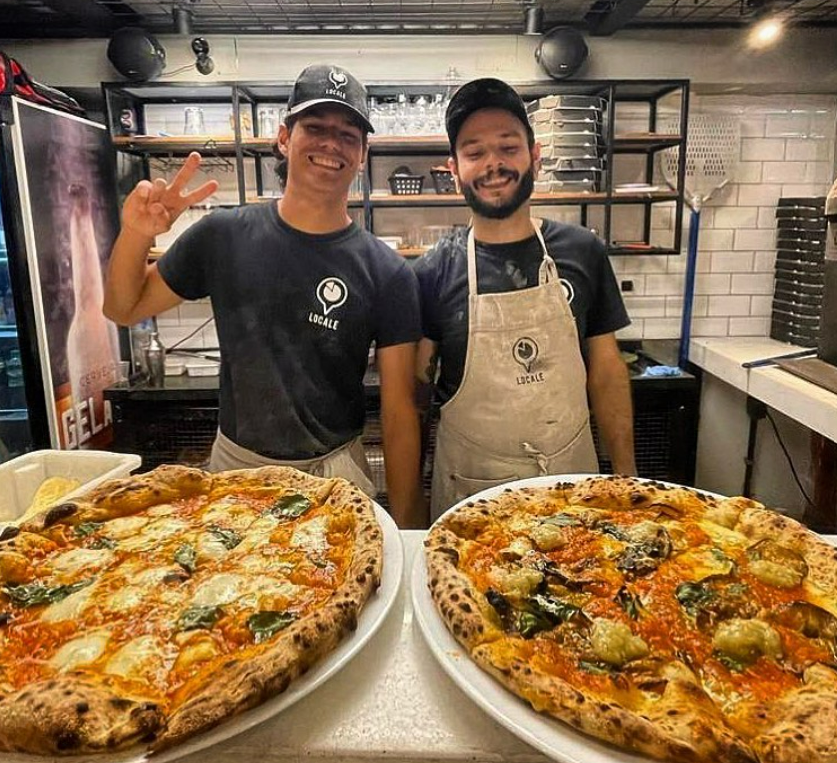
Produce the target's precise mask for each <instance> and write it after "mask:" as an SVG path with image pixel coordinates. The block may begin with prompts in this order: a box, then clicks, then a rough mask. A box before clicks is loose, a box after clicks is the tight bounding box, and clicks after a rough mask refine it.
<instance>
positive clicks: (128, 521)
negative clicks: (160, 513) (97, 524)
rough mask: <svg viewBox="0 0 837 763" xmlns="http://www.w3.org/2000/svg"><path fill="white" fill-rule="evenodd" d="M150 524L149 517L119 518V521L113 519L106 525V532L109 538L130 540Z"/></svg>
mask: <svg viewBox="0 0 837 763" xmlns="http://www.w3.org/2000/svg"><path fill="white" fill-rule="evenodd" d="M148 522H149V519H148V517H118V518H117V519H111V520H110V522H108V523H107V524H106V525H105V527H104V531H105V534H106V535H107V537H108V538H113V539H114V540H120V539H121V538H128V537H130V536H131V535H134V534H135V533H136V532H137V531H139V529H140V528H141V527H145V525H147V524H148Z"/></svg>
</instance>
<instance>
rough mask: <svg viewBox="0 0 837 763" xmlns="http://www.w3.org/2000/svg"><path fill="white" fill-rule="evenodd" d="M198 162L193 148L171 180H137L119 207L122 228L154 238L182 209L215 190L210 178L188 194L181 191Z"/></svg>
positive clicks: (216, 186) (195, 169)
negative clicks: (168, 181)
mask: <svg viewBox="0 0 837 763" xmlns="http://www.w3.org/2000/svg"><path fill="white" fill-rule="evenodd" d="M200 164H201V155H200V154H199V153H197V151H193V152H192V153H191V154H189V157H188V158H187V159H186V161H185V162H184V163H183V167H181V168H180V171H179V172H178V173H177V175H175V176H174V180H172V181H171V183H169V184H167V183H166V181H165V180H163V179H162V178H157V179H156V180H155V181H153V182H151V181H148V180H142V181H140V182H139V183H137V186H136V188H134V190H133V191H131V193H130V194H129V195H128V198H126V199H125V204H124V205H123V206H122V228H123V230H125V231H129V232H131V233H134V234H136V235H138V236H140V237H142V238H145V239H153V238H154V237H155V236H158V235H159V234H161V233H166V232H167V231H168V230H170V229H171V226H172V225H173V224H174V221H175V220H177V218H178V217H180V215H181V214H182V212H183V210H184V209H186V208H187V207H189V206H191V205H192V204H199V203H200V202H202V201H203V200H204V199H206V198H208V197H209V196H211V195H212V194H213V193H215V191H217V190H218V181H217V180H209V181H208V182H206V183H204V184H203V185H201V186H200V187H198V188H196V189H195V190H194V191H192V192H191V193H184V189H185V188H186V185H187V184H188V182H189V181H190V180H191V179H192V177H193V175H194V174H195V172H197V169H198V167H200Z"/></svg>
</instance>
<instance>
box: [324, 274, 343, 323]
mask: <svg viewBox="0 0 837 763" xmlns="http://www.w3.org/2000/svg"><path fill="white" fill-rule="evenodd" d="M348 296H349V290H348V289H347V288H346V284H345V283H343V281H342V280H340V279H339V278H335V277H334V276H330V277H329V278H323V280H322V281H320V283H319V284H318V285H317V299H318V300H319V302H320V304H321V305H322V306H323V313H324V314H325V315H328V314H329V313H330V312H331V311H332V310H334V309H335V308H338V307H340V306H341V305H342V304H344V303H345V302H346V297H348Z"/></svg>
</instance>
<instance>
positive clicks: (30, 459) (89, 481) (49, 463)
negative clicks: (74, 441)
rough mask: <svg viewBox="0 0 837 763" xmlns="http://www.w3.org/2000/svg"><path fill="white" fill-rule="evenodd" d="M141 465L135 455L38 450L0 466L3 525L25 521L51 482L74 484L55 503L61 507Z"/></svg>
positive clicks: (88, 451) (55, 483)
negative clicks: (25, 516) (39, 495)
mask: <svg viewBox="0 0 837 763" xmlns="http://www.w3.org/2000/svg"><path fill="white" fill-rule="evenodd" d="M141 463H142V459H141V458H140V457H139V456H138V455H135V454H133V453H109V452H107V451H103V450H36V451H33V452H32V453H26V454H25V455H23V456H19V457H18V458H13V459H12V460H11V461H7V462H6V463H4V464H0V522H15V521H17V520H19V519H21V518H23V516H24V515H25V514H26V513H27V511H29V509H30V508H32V504H33V501H34V500H35V498H36V496H37V495H38V491H39V489H40V490H41V491H42V492H41V496H42V497H44V496H45V493H44V491H43V489H42V486H44V487H46V484H49V483H47V480H50V479H51V478H55V479H52V483H51V484H54V485H57V486H60V483H61V482H62V481H71V482H72V487H71V488H70V489H69V491H68V492H62V493H61V495H59V496H56V500H55V503H60V502H63V501H65V500H67V499H70V498H73V497H75V496H78V495H81V494H82V493H84V492H86V491H87V490H89V489H90V488H92V487H94V486H96V485H98V484H99V483H100V482H104V481H105V480H109V479H113V478H116V477H127V476H128V475H129V474H130V473H131V472H132V471H134V470H135V469H136V468H138V467H139V465H140V464H141ZM45 483H46V484H45ZM76 483H77V484H76ZM47 492H48V491H47Z"/></svg>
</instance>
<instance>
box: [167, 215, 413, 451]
mask: <svg viewBox="0 0 837 763" xmlns="http://www.w3.org/2000/svg"><path fill="white" fill-rule="evenodd" d="M159 269H160V274H161V275H162V277H163V279H164V280H165V282H166V283H167V284H168V285H169V287H170V288H171V289H172V290H173V291H174V292H175V293H177V294H178V295H179V296H181V297H183V298H184V299H199V298H202V297H206V296H209V297H210V298H211V301H212V309H213V311H214V314H215V323H216V326H217V330H218V341H219V344H220V348H221V358H222V362H221V410H220V428H221V431H222V432H223V433H224V434H225V435H226V436H227V437H229V438H230V439H231V440H233V441H234V442H236V443H238V444H239V445H242V446H243V447H245V448H249V449H250V450H253V451H256V452H257V453H261V454H263V455H265V456H268V457H271V458H278V459H304V458H312V457H314V456H319V455H322V454H324V453H327V452H329V451H331V450H333V449H334V448H336V447H338V446H340V445H342V444H344V443H346V442H348V441H349V440H350V439H352V438H354V437H356V436H357V435H359V434H360V432H361V430H362V428H363V422H364V410H365V398H364V390H363V376H364V373H365V372H366V366H367V360H368V353H369V346H370V343H371V342H372V341H373V340H374V341H375V343H376V346H377V347H378V348H382V347H387V346H390V345H396V344H401V343H404V342H415V341H417V340H418V339H419V338H420V336H421V325H420V317H419V305H418V287H417V284H416V278H415V276H414V274H413V272H412V269H411V268H410V267H409V265H408V264H407V263H406V262H405V261H404V260H403V259H402V258H401V257H399V256H398V255H397V254H395V252H393V251H392V249H390V248H389V247H388V246H386V245H385V244H383V243H382V242H380V241H378V239H376V238H375V237H374V236H372V235H371V234H369V233H367V232H366V231H364V230H362V229H360V228H358V227H357V225H355V224H354V223H352V224H351V225H349V226H348V227H346V228H344V229H343V230H340V231H337V232H335V233H330V234H327V235H311V234H307V233H303V232H301V231H298V230H296V229H294V228H291V227H290V226H289V225H288V224H287V223H285V222H284V221H283V220H282V219H281V218H280V217H279V214H278V210H277V207H276V204H275V202H269V203H266V204H258V205H249V206H244V207H238V208H236V209H231V210H219V211H216V212H214V213H213V214H211V215H209V216H207V217H204V218H203V219H201V220H200V221H199V222H197V223H196V224H195V225H193V226H192V227H190V228H189V229H188V230H187V231H186V232H184V233H183V235H181V236H180V237H179V238H178V239H177V241H176V242H175V243H174V244H173V245H172V247H171V248H170V249H169V250H168V251H167V252H166V254H165V256H164V257H163V258H162V259H161V260H160V262H159Z"/></svg>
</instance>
